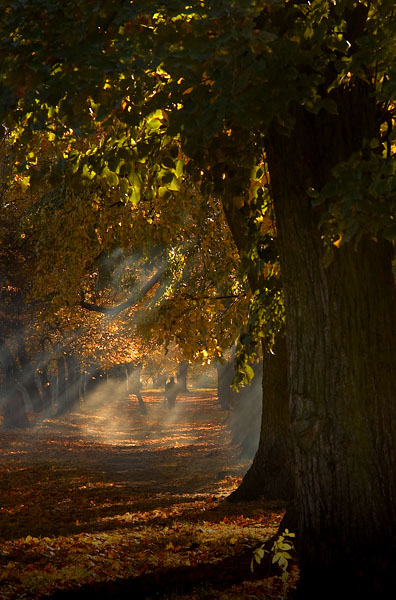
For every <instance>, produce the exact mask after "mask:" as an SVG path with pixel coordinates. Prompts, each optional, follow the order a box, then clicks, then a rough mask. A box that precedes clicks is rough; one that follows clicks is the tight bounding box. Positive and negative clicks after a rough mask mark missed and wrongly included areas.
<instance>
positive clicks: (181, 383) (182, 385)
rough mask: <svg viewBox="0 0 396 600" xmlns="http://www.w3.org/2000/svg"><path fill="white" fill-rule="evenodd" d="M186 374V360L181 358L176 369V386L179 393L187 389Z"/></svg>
mask: <svg viewBox="0 0 396 600" xmlns="http://www.w3.org/2000/svg"><path fill="white" fill-rule="evenodd" d="M187 374H188V361H187V360H183V361H182V362H180V363H179V367H178V370H177V386H178V388H179V391H180V392H181V393H186V392H188V389H187Z"/></svg>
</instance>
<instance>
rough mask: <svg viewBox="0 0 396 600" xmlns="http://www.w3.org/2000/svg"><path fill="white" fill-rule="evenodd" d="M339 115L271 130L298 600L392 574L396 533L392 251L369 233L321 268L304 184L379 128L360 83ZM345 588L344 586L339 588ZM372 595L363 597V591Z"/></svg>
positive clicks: (355, 588) (299, 115) (300, 117)
mask: <svg viewBox="0 0 396 600" xmlns="http://www.w3.org/2000/svg"><path fill="white" fill-rule="evenodd" d="M336 99H337V103H338V109H339V116H329V115H319V116H314V115H311V114H307V113H305V112H304V111H302V110H301V111H296V115H295V116H296V124H295V127H294V131H293V132H291V134H290V135H285V134H282V133H280V132H279V131H276V130H275V128H274V130H273V131H272V132H270V135H269V137H268V144H267V153H268V154H267V155H268V162H269V168H270V174H271V185H272V193H273V198H274V204H275V211H276V219H277V228H278V241H279V247H280V253H281V265H282V277H283V284H284V290H285V302H286V320H287V338H288V355H289V365H290V367H289V368H290V376H289V383H290V409H291V435H292V443H293V451H294V460H295V465H296V466H295V472H296V490H295V507H296V511H297V519H298V521H297V525H296V528H297V534H298V552H299V559H300V566H301V586H300V590H301V597H302V598H311V597H315V598H318V597H320V598H325V597H326V598H328V597H336V595H337V594H339V593H340V591H341V590H342V592H343V593H344V592H345V597H346V594H347V593H348V592H350V593H351V594H353V597H358V596H359V594H363V595H365V594H367V593H369V594H370V593H371V594H372V597H373V598H374V597H379V596H378V595H377V596H376V595H375V594H379V593H380V592H379V591H378V590H379V589H380V588H381V586H382V587H383V586H384V585H385V582H386V583H389V581H387V579H389V578H392V575H391V571H392V569H394V560H395V537H394V532H395V529H396V470H395V464H396V403H395V398H396V372H395V370H396V295H395V284H394V278H393V276H392V270H391V260H392V248H391V245H390V244H389V243H387V242H385V241H381V240H379V241H374V240H372V239H369V237H364V238H363V239H361V240H360V242H359V243H357V244H355V243H354V242H350V243H346V244H344V245H342V246H341V247H340V248H339V249H336V248H334V257H333V260H332V262H331V264H330V265H329V266H327V267H326V266H325V261H324V260H323V258H324V251H323V244H322V240H321V235H320V231H319V229H318V221H319V219H320V217H321V210H322V209H320V210H319V209H315V210H314V209H313V208H312V205H311V201H310V198H309V196H308V195H307V193H306V190H307V189H308V188H309V187H310V186H314V187H316V188H319V189H320V187H321V185H323V183H324V182H325V181H326V180H328V179H329V178H330V176H331V175H330V170H331V168H332V167H333V166H334V164H336V163H337V162H338V161H340V160H344V159H346V158H348V156H349V155H350V154H351V153H352V152H353V151H355V150H356V149H358V148H359V147H360V145H361V142H362V139H363V138H366V139H372V138H373V137H375V136H376V134H377V131H376V122H375V119H376V111H375V105H374V103H373V101H372V100H371V99H370V96H369V90H368V89H367V88H366V86H365V85H360V86H359V87H358V86H355V87H353V86H351V88H350V89H349V90H345V91H338V96H337V98H336ZM346 588H347V589H346ZM366 597H367V596H366Z"/></svg>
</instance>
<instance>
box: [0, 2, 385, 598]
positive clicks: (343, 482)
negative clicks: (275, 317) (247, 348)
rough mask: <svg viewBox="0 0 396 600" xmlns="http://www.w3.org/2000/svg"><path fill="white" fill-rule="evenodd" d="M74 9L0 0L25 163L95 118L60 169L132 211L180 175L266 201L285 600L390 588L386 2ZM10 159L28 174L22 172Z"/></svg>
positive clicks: (10, 118)
mask: <svg viewBox="0 0 396 600" xmlns="http://www.w3.org/2000/svg"><path fill="white" fill-rule="evenodd" d="M143 5H144V6H143ZM21 11H22V12H21ZM40 11H41V12H40ZM72 12H73V17H74V18H75V13H74V11H71V10H70V5H68V4H67V3H62V6H61V5H60V4H59V5H58V4H55V5H54V7H53V8H52V9H51V10H48V9H47V7H46V6H45V4H44V3H42V4H40V3H39V2H35V3H34V4H33V3H32V4H31V5H29V4H28V5H27V6H26V3H25V4H24V6H23V8H21V7H20V6H19V5H18V4H17V3H14V4H12V6H11V7H10V10H9V11H8V12H7V18H6V19H5V24H3V26H2V38H3V43H2V44H1V48H2V51H3V52H6V53H7V54H5V55H3V56H6V58H3V67H4V69H3V74H2V79H1V84H2V86H3V87H2V105H3V107H4V111H3V112H4V122H6V123H7V126H8V127H11V128H13V130H14V131H15V139H16V141H18V143H19V144H20V143H23V144H24V150H25V151H26V149H27V148H28V149H29V150H30V151H31V152H32V153H33V156H34V155H35V150H36V143H37V139H38V138H37V136H35V135H33V136H31V135H30V132H31V131H32V130H33V129H36V130H37V129H38V128H40V127H42V128H44V127H47V130H46V131H49V133H48V135H50V136H58V138H59V139H62V138H63V139H66V137H67V136H69V137H70V136H71V135H72V134H73V135H74V136H78V135H80V132H82V131H84V129H85V130H89V128H90V127H91V128H92V123H93V121H95V120H97V121H98V122H99V123H100V124H101V125H102V127H103V136H102V138H101V144H100V146H99V145H98V150H97V151H96V152H93V150H92V147H91V148H88V149H87V150H86V151H85V153H82V152H80V153H79V154H78V160H77V159H76V156H75V154H74V155H73V152H74V153H75V152H76V150H75V148H73V144H71V145H70V146H71V149H70V150H66V151H65V155H64V157H63V158H64V160H66V162H67V164H68V165H72V164H74V167H73V168H75V174H76V178H78V177H80V179H81V177H83V176H88V177H92V179H94V178H95V175H96V174H97V173H98V172H100V177H101V178H102V179H105V180H106V182H107V184H108V185H109V186H112V187H113V188H114V189H118V190H119V193H120V194H124V196H125V195H126V196H127V197H128V198H130V199H131V201H132V202H137V201H138V200H139V198H140V197H142V196H144V195H145V193H147V194H150V193H151V195H152V197H153V194H154V195H155V194H157V191H158V194H159V190H160V189H161V188H162V189H163V188H166V187H167V186H168V189H169V190H170V191H172V193H173V190H176V189H177V188H178V185H179V183H178V182H179V180H180V179H181V177H182V174H183V173H185V174H186V176H188V177H190V178H191V179H192V180H193V181H194V182H195V184H196V185H197V186H199V189H200V191H201V193H202V194H203V195H205V196H206V197H211V198H217V199H219V198H220V199H221V201H222V203H223V206H224V207H227V206H229V205H230V203H231V202H233V203H235V205H236V206H237V207H239V209H240V218H241V220H242V221H243V220H244V219H245V218H246V211H248V209H249V206H250V204H251V203H252V202H256V201H257V199H258V202H259V203H260V202H261V204H262V205H263V206H264V204H265V202H266V198H267V197H268V193H270V196H271V198H272V201H273V205H274V211H275V216H276V228H277V242H276V245H277V248H278V251H279V256H280V264H281V270H282V285H283V289H284V293H285V314H286V331H287V354H288V364H289V387H290V391H289V394H290V426H291V445H292V451H293V463H294V476H295V511H296V515H297V520H296V522H295V527H296V532H297V534H298V552H299V559H300V565H301V594H302V595H303V597H304V598H308V597H309V596H313V597H317V595H318V587H319V589H320V591H319V595H320V596H321V597H325V595H326V594H327V595H328V596H329V597H331V596H332V595H334V593H335V590H339V589H343V590H345V583H344V580H347V581H348V582H349V587H348V590H347V591H348V592H349V593H351V592H352V590H354V591H355V594H356V589H357V590H358V593H360V592H361V593H363V591H364V592H366V590H367V589H370V590H371V592H372V593H373V594H374V593H378V588H379V587H381V586H382V587H383V588H384V586H385V584H386V583H389V581H391V580H392V574H391V569H392V566H391V564H392V562H393V560H394V556H395V543H394V540H393V538H392V536H389V534H388V532H389V531H393V530H394V529H395V525H396V522H395V521H396V515H395V510H394V506H395V505H396V502H395V500H396V498H395V496H396V489H395V488H396V479H395V478H396V475H395V472H394V462H395V454H396V447H395V445H396V431H395V428H396V419H395V414H394V413H395V410H396V409H395V406H394V398H395V392H396V373H395V364H396V361H395V350H396V348H395V344H396V335H395V333H396V332H395V327H396V318H395V317H396V314H395V310H396V308H395V307H396V302H395V281H394V276H393V274H392V259H393V253H394V252H393V251H394V247H393V245H392V242H393V240H394V239H395V220H394V215H395V200H394V198H395V178H394V173H395V171H396V163H395V148H394V144H393V138H392V124H393V120H394V102H395V89H396V70H395V68H394V62H395V52H396V51H395V48H396V44H395V33H394V32H395V12H394V6H393V2H390V0H382V1H379V2H376V3H371V2H367V1H363V0H362V1H357V0H345V1H340V2H333V1H332V2H329V1H327V0H315V1H311V2H303V1H296V2H292V1H287V0H285V1H283V2H282V1H273V2H268V3H266V4H265V5H264V7H261V6H260V7H259V6H257V4H256V3H255V2H252V1H248V0H246V1H245V0H242V1H241V2H238V3H233V2H230V1H229V0H224V1H221V0H220V1H218V2H215V3H211V2H209V1H207V2H206V1H202V2H199V3H198V2H197V3H195V4H194V5H193V6H188V7H186V6H185V3H180V4H179V3H178V2H177V1H176V2H175V1H172V2H169V3H168V2H164V3H163V4H162V5H161V7H158V5H157V4H156V5H155V6H152V7H150V5H149V3H147V2H145V3H143V4H142V5H140V4H139V2H136V3H133V4H128V5H124V4H121V3H120V4H119V5H117V6H115V5H114V4H112V5H111V7H110V6H109V5H108V4H103V5H102V6H99V5H95V10H94V11H92V7H91V6H89V5H88V3H87V5H86V6H84V7H82V8H80V9H79V13H78V18H77V19H76V24H75V25H74V26H73V28H72V33H69V31H70V27H68V26H66V25H67V24H68V22H69V20H70V15H71V14H72ZM88 13H89V18H88ZM38 14H39V15H40V19H37V15H38ZM57 22H60V23H61V27H60V28H59V27H56V26H55V24H56V23H57ZM39 23H40V24H39ZM44 24H45V26H46V31H50V32H51V35H49V36H47V37H46V38H45V44H43V45H42V47H40V45H39V44H37V42H36V40H37V39H40V42H41V41H42V39H41V38H42V36H40V27H43V25H44ZM5 27H8V28H9V30H10V31H11V32H12V35H11V36H9V35H7V34H8V31H7V30H5V29H4V28H5ZM87 31H89V33H90V35H89V36H87V35H86V33H87ZM68 38H69V39H68ZM55 41H56V43H55ZM66 42H67V43H66ZM80 44H81V46H80ZM70 48H79V54H78V56H77V55H76V53H75V52H72V51H70ZM11 49H12V52H10V50H11ZM16 49H19V55H17V56H16V54H17V53H16V52H15V50H16ZM26 63H27V64H28V65H29V67H28V68H27V69H25V71H24V70H23V69H20V68H18V67H19V65H20V64H26ZM87 82H88V85H87ZM18 97H19V98H21V99H20V101H19V105H18V110H13V108H14V107H15V103H16V102H17V98H18ZM77 107H78V110H77ZM81 107H83V109H82V108H81ZM247 116H249V119H248V118H247ZM108 119H110V120H111V121H112V124H113V123H116V128H117V134H116V135H114V127H113V126H112V127H109V128H108V129H107V132H106V120H108ZM70 129H72V130H73V131H72V133H70ZM131 138H132V139H133V150H132V151H131V152H129V154H128V157H130V158H132V157H133V167H132V168H129V171H128V172H127V173H126V174H125V175H124V174H123V173H124V171H122V172H121V166H123V164H121V161H122V160H125V159H124V158H122V156H123V152H124V151H125V150H126V149H127V146H128V145H129V146H130V144H131ZM175 144H176V145H177V148H179V149H180V150H181V152H182V154H180V155H179V150H177V154H176V153H175V152H174V151H173V148H174V145H175ZM15 149H16V150H17V149H18V144H15ZM121 151H122V152H121ZM172 153H173V154H174V155H173V154H172ZM137 156H139V157H140V163H139V164H137V163H136V158H137ZM73 161H74V162H73ZM179 161H182V163H183V164H180V162H179ZM163 163H165V165H164V164H163ZM130 164H132V161H131V163H130ZM166 164H167V165H168V166H166ZM113 165H114V166H113ZM120 165H121V166H120ZM142 165H143V166H142ZM263 165H264V168H265V166H266V167H267V168H268V171H269V177H268V178H267V181H266V183H264V182H263V181H262V177H263V174H262V171H263ZM17 166H18V165H17ZM61 166H62V165H61ZM20 168H22V169H23V170H24V171H25V172H26V170H27V169H28V170H29V171H30V177H31V179H34V177H35V176H36V175H37V171H38V169H37V167H36V165H35V164H34V162H33V161H31V162H30V164H27V165H26V163H25V164H22V162H20ZM56 169H58V171H57V170H56ZM117 170H118V172H117ZM59 173H60V171H59V165H58V166H57V167H56V168H55V167H54V168H53V169H52V174H51V175H52V178H53V179H52V180H53V182H54V183H56V181H59V180H60V178H61V175H59ZM57 177H58V179H57ZM154 182H157V183H154ZM150 190H151V191H150ZM259 191H260V193H259ZM161 193H162V192H161ZM164 193H165V192H164ZM225 212H226V211H225ZM258 258H259V257H258ZM260 285H261V284H260ZM323 581H326V584H325V585H326V590H323V587H322V582H323ZM346 593H347V592H346Z"/></svg>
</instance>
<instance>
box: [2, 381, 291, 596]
mask: <svg viewBox="0 0 396 600" xmlns="http://www.w3.org/2000/svg"><path fill="white" fill-rule="evenodd" d="M116 392H117V390H115V389H114V390H113V389H112V388H108V389H107V390H106V394H105V396H103V395H100V396H98V395H97V396H96V397H93V398H92V399H91V400H90V402H88V403H86V404H84V405H83V406H81V407H79V409H78V410H76V411H75V412H73V413H72V414H69V415H67V416H65V417H63V418H55V417H51V416H49V417H48V418H46V419H44V420H41V421H37V422H36V424H35V425H34V426H33V427H32V428H31V429H29V430H28V431H19V432H1V436H0V452H1V465H0V467H1V468H0V540H1V547H0V598H1V600H3V599H4V600H12V599H15V600H19V599H22V598H43V597H45V596H46V595H50V594H53V593H55V592H56V591H57V590H64V591H66V592H67V590H72V591H73V590H74V591H73V593H74V594H75V593H76V589H77V588H79V587H81V586H83V585H85V586H91V587H92V586H98V585H99V586H102V587H101V590H102V592H100V591H99V589H97V590H96V592H97V595H99V596H100V593H102V594H103V595H102V596H100V597H107V596H108V597H111V596H114V595H115V594H114V589H113V592H111V594H110V591H109V589H108V587H106V586H108V585H110V582H111V581H113V582H114V581H117V582H118V584H117V585H118V586H120V585H121V584H120V582H121V581H123V582H124V584H123V585H124V586H125V585H127V586H130V585H131V583H130V582H131V581H133V582H134V583H133V585H134V586H135V588H130V590H129V591H130V592H132V591H133V590H135V592H134V593H135V595H134V597H136V598H149V597H150V593H151V592H153V593H155V594H156V597H158V590H157V591H155V592H154V588H153V589H152V590H151V592H150V589H149V588H147V585H146V584H147V582H146V583H145V584H144V585H146V587H144V586H143V588H142V587H139V586H138V587H136V585H137V582H138V583H139V585H140V586H141V585H143V584H142V581H143V580H144V578H146V579H147V581H148V582H149V583H150V585H152V586H153V585H154V583H155V577H157V578H158V574H159V573H161V582H162V583H161V585H163V586H164V577H165V576H164V572H168V580H169V581H171V579H172V578H173V580H175V581H176V580H177V578H180V577H181V578H182V579H183V578H184V579H185V578H186V577H187V574H188V578H189V581H190V584H189V585H188V586H187V588H188V594H190V595H188V596H186V595H185V594H186V593H187V591H186V590H187V588H186V587H185V586H184V587H183V585H181V583H182V582H181V581H180V585H181V587H180V586H179V587H180V590H184V591H183V592H180V593H183V595H182V596H177V595H176V596H172V595H170V596H168V595H166V597H169V598H170V597H175V598H179V597H183V598H187V597H189V598H194V597H195V596H194V592H193V591H191V590H193V589H194V586H195V585H200V586H201V587H202V581H201V579H202V573H203V569H204V565H206V567H205V568H206V570H207V576H206V584H205V585H206V586H208V585H209V584H210V585H213V584H214V583H215V582H216V579H217V582H218V583H219V581H220V580H219V578H218V573H217V577H215V578H214V581H213V582H211V581H210V576H209V572H210V569H211V567H213V565H214V564H216V563H218V564H219V565H220V564H223V563H224V561H226V562H227V560H228V561H229V562H230V561H231V562H232V560H233V557H236V556H239V557H240V560H239V562H238V564H239V565H242V563H243V565H244V566H243V572H241V573H240V575H238V577H236V575H235V574H236V570H235V568H231V571H234V577H233V578H232V577H231V579H228V584H227V585H228V586H230V585H233V584H234V583H235V581H240V580H243V579H244V578H245V572H246V579H247V580H249V579H250V572H249V569H248V567H247V566H246V565H247V564H248V559H250V557H251V555H252V552H253V549H254V548H255V547H257V545H259V544H261V543H262V542H263V541H265V540H266V539H268V538H269V537H270V536H271V535H273V534H274V533H275V531H276V527H277V525H278V523H279V520H280V518H281V516H282V512H281V510H280V509H279V507H273V508H272V507H270V506H263V505H262V503H249V504H248V505H244V506H241V505H238V506H235V505H229V504H227V503H224V502H222V501H223V500H224V498H225V497H226V496H227V495H228V494H229V493H230V492H231V491H232V489H234V488H235V487H236V486H237V485H238V482H239V480H240V478H241V476H242V475H243V473H244V472H245V470H246V469H247V467H248V463H247V462H246V461H241V460H240V459H239V458H238V449H237V448H233V447H232V446H231V445H230V435H229V432H228V430H227V427H226V424H225V418H226V413H225V412H224V411H222V410H221V408H220V406H219V404H218V402H217V401H216V397H215V393H214V392H210V391H195V392H193V393H190V394H189V395H186V396H182V397H179V398H178V401H177V406H176V408H175V409H174V410H173V411H171V412H169V411H168V409H167V407H166V406H163V395H162V394H160V393H156V392H150V393H144V394H143V397H144V400H145V401H146V403H147V414H146V415H141V414H140V412H139V407H138V402H137V400H136V399H135V397H134V396H130V397H125V396H124V397H122V396H120V395H119V394H117V393H116ZM242 555H244V556H245V559H244V562H243V561H242V559H241V557H242ZM225 564H226V563H224V569H226V567H225ZM230 564H231V563H230ZM208 565H209V566H208ZM210 566H211V567H210ZM180 569H181V570H180ZM182 573H184V575H182ZM214 573H216V572H215V571H214ZM150 574H151V575H150ZM155 574H157V575H155ZM139 578H140V579H139ZM142 578H143V579H142ZM175 578H176V579H175ZM165 579H166V577H165ZM144 581H145V580H144ZM125 582H127V583H125ZM199 582H201V583H199ZM267 584H268V581H267ZM267 584H266V585H267ZM112 585H114V583H113V584H112ZM156 585H157V587H158V581H157V584H156ZM175 585H176V584H172V585H171V584H169V585H168V587H166V586H165V587H164V590H165V589H167V590H168V591H167V592H166V593H167V594H170V593H171V591H169V590H171V589H173V588H174V587H175ZM224 585H225V584H224ZM252 585H253V584H252ZM274 585H275V588H276V585H278V587H279V582H278V584H275V583H274ZM103 586H105V587H103ZM149 587H150V586H149ZM223 587H224V586H223ZM190 588H191V589H190ZM120 589H121V588H120ZM123 589H124V588H123ZM143 589H144V590H146V591H142V590H143ZM138 590H140V591H138ZM201 592H202V590H201ZM201 592H200V593H201ZM84 593H85V592H84ZM120 593H121V592H120ZM124 593H125V589H124V591H123V592H122V594H124ZM164 593H165V592H164ZM175 593H176V592H175ZM211 593H212V592H208V594H209V595H208V596H207V598H211V597H219V598H220V597H221V596H220V595H216V596H211V595H210V594H211ZM224 593H225V592H224ZM230 593H231V592H230ZM263 593H264V592H263ZM109 594H110V595H109ZM236 594H239V595H235V596H232V595H231V596H227V598H228V597H235V598H238V597H244V596H243V595H241V594H242V592H241V590H239V591H237V592H236ZM267 594H268V589H267ZM81 597H82V596H81ZM164 597H165V596H164ZM203 597H205V596H202V593H201V595H200V596H199V598H203ZM258 597H260V596H258ZM267 597H268V596H267Z"/></svg>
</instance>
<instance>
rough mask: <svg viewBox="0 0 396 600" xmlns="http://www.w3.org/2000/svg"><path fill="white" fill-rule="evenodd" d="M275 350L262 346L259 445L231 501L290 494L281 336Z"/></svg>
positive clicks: (285, 498) (280, 498)
mask: <svg viewBox="0 0 396 600" xmlns="http://www.w3.org/2000/svg"><path fill="white" fill-rule="evenodd" d="M273 352H274V353H273V354H272V353H270V352H268V351H267V350H266V348H263V378H262V388H263V411H262V417H261V433H260V441H259V447H258V449H257V452H256V455H255V457H254V460H253V463H252V465H251V467H250V469H249V470H248V471H247V472H246V474H245V476H244V478H243V480H242V483H241V484H240V486H239V487H238V488H237V489H236V490H235V491H234V492H233V493H232V494H231V495H230V496H229V497H228V501H230V502H241V501H245V500H255V499H256V498H259V497H260V496H263V497H264V498H265V499H266V500H275V501H282V502H287V501H289V500H291V498H292V495H293V487H294V486H293V469H292V459H291V447H290V432H289V397H288V387H287V378H286V377H285V374H286V373H287V357H286V341H285V338H284V337H283V336H280V337H279V339H278V340H277V341H276V344H275V346H274V351H273Z"/></svg>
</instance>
